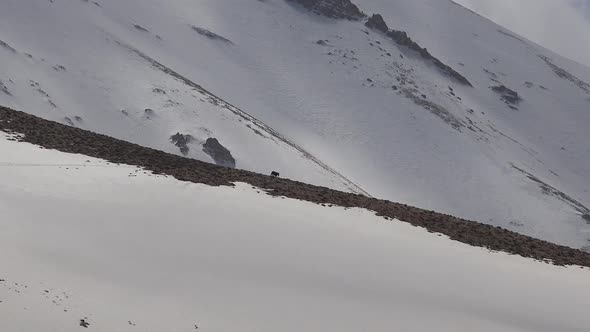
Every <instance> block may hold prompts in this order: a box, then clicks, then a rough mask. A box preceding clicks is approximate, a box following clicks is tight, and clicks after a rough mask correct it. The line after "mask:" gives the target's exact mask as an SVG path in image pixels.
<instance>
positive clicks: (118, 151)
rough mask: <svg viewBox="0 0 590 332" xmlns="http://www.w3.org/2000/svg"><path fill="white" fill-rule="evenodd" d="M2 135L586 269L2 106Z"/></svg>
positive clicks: (459, 227)
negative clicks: (361, 213)
mask: <svg viewBox="0 0 590 332" xmlns="http://www.w3.org/2000/svg"><path fill="white" fill-rule="evenodd" d="M0 131H4V132H9V133H10V132H12V133H20V134H22V136H21V138H20V140H21V141H25V142H29V143H32V144H36V145H39V146H42V147H44V148H47V149H55V150H59V151H62V152H68V153H78V154H83V155H87V156H91V157H95V158H102V159H106V160H108V161H110V162H113V163H121V164H128V165H136V166H141V167H143V168H145V169H147V170H151V171H152V172H154V173H156V174H166V175H170V176H173V177H175V178H176V179H178V180H181V181H189V182H194V183H203V184H207V185H212V186H222V185H223V186H233V184H232V183H233V182H245V183H249V184H251V185H252V186H256V187H259V188H262V189H264V190H265V191H267V192H268V194H269V195H273V196H284V197H289V198H294V199H300V200H305V201H309V202H314V203H318V204H324V205H330V204H332V205H338V206H343V207H359V208H365V209H369V210H372V211H375V213H376V214H377V215H379V216H383V217H384V218H386V219H392V218H396V219H399V220H402V221H404V222H407V223H410V224H412V225H414V226H417V227H424V228H426V229H427V230H428V231H430V232H435V233H441V234H445V235H447V236H448V237H450V238H451V239H453V240H455V241H460V242H463V243H466V244H469V245H472V246H477V247H485V248H488V249H490V250H497V251H504V252H507V253H511V254H515V255H520V256H523V257H529V258H533V259H537V260H541V261H546V262H551V263H553V264H555V265H580V266H586V267H590V254H588V253H585V252H583V251H581V250H578V249H572V248H568V247H564V246H560V245H556V244H553V243H549V242H546V241H542V240H538V239H534V238H531V237H528V236H524V235H521V234H518V233H514V232H511V231H508V230H506V229H502V228H499V227H494V226H490V225H486V224H482V223H478V222H475V221H470V220H464V219H460V218H456V217H453V216H450V215H445V214H441V213H437V212H434V211H427V210H423V209H420V208H416V207H412V206H408V205H405V204H400V203H394V202H390V201H386V200H381V199H375V198H370V197H366V196H363V195H358V194H351V193H345V192H340V191H336V190H332V189H328V188H324V187H318V186H314V185H310V184H305V183H302V182H297V181H292V180H288V179H282V178H276V177H270V176H266V175H262V174H257V173H253V172H249V171H244V170H239V169H232V168H226V167H221V166H217V165H213V164H208V163H205V162H201V161H198V160H195V159H189V158H184V157H181V156H177V155H173V154H168V153H165V152H162V151H158V150H154V149H150V148H146V147H142V146H139V145H136V144H132V143H129V142H125V141H121V140H117V139H114V138H112V137H108V136H104V135H100V134H96V133H92V132H89V131H85V130H82V129H79V128H74V127H69V126H66V125H62V124H60V123H57V122H52V121H47V120H44V119H41V118H38V117H35V116H33V115H29V114H27V113H23V112H19V111H15V110H12V109H8V108H4V107H0Z"/></svg>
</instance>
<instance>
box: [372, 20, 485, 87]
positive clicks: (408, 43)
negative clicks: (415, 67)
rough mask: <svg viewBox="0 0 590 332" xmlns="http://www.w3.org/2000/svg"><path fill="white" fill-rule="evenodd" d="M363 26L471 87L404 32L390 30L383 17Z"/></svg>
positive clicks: (464, 79)
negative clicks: (384, 36)
mask: <svg viewBox="0 0 590 332" xmlns="http://www.w3.org/2000/svg"><path fill="white" fill-rule="evenodd" d="M365 26H366V27H367V28H369V29H373V30H376V31H379V32H382V33H384V34H385V35H386V36H387V37H389V38H391V39H392V40H393V41H394V42H396V43H397V44H398V45H401V46H405V47H408V48H409V49H411V50H413V51H416V52H418V53H419V54H420V56H421V57H422V58H424V59H426V60H428V61H431V62H432V63H433V64H434V65H435V66H436V67H437V68H438V69H440V70H441V71H442V72H443V73H444V74H446V75H448V76H450V77H452V78H454V79H455V80H457V81H458V82H459V83H461V84H464V85H467V86H473V85H471V83H470V82H469V80H467V78H465V76H463V75H461V74H460V73H459V72H457V71H456V70H454V69H453V68H451V67H450V66H448V65H445V64H444V63H442V62H441V61H440V60H439V59H437V58H435V57H434V56H432V54H430V52H428V50H427V49H426V48H422V47H421V46H420V45H418V44H417V43H416V42H415V41H413V40H412V38H410V37H409V36H408V34H407V33H406V32H405V31H398V30H390V29H389V27H388V26H387V23H385V20H384V19H383V16H381V15H380V14H374V15H373V16H371V17H370V18H369V20H367V22H366V23H365ZM400 56H401V55H400ZM402 58H403V56H402Z"/></svg>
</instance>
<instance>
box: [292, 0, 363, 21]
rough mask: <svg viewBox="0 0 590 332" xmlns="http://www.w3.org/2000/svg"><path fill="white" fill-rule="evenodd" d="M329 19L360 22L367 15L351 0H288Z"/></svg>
mask: <svg viewBox="0 0 590 332" xmlns="http://www.w3.org/2000/svg"><path fill="white" fill-rule="evenodd" d="M288 1H291V2H295V3H298V4H300V5H302V6H303V7H305V8H307V9H309V10H311V11H312V12H314V13H316V14H318V15H323V16H326V17H329V18H336V19H347V20H353V21H358V20H361V19H363V18H365V16H366V15H365V14H364V13H363V12H362V11H361V10H360V9H359V7H357V6H356V5H355V4H353V3H352V2H350V0H288Z"/></svg>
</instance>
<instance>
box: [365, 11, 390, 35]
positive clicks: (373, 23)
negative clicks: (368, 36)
mask: <svg viewBox="0 0 590 332" xmlns="http://www.w3.org/2000/svg"><path fill="white" fill-rule="evenodd" d="M365 26H366V27H367V28H369V29H374V30H377V31H381V32H383V33H387V32H389V27H388V26H387V23H385V20H384V19H383V16H381V15H380V14H373V16H371V17H369V20H368V21H367V23H365Z"/></svg>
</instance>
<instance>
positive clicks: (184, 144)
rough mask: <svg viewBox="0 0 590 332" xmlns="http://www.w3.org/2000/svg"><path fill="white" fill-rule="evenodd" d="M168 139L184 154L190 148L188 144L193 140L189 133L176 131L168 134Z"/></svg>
mask: <svg viewBox="0 0 590 332" xmlns="http://www.w3.org/2000/svg"><path fill="white" fill-rule="evenodd" d="M170 141H171V142H172V144H174V145H176V146H177V147H178V148H179V149H180V153H182V154H183V155H185V156H186V155H187V154H188V152H189V150H190V149H189V147H188V144H189V143H190V142H192V141H193V137H192V136H191V135H183V134H181V133H176V134H174V135H172V136H170Z"/></svg>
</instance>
